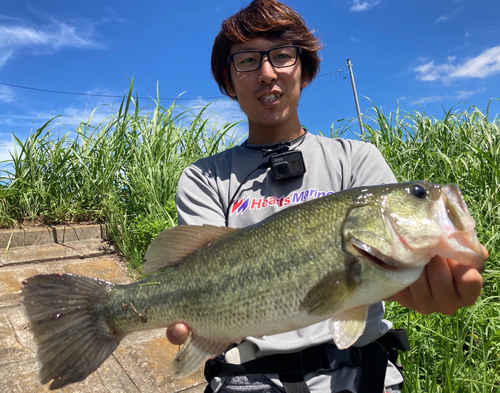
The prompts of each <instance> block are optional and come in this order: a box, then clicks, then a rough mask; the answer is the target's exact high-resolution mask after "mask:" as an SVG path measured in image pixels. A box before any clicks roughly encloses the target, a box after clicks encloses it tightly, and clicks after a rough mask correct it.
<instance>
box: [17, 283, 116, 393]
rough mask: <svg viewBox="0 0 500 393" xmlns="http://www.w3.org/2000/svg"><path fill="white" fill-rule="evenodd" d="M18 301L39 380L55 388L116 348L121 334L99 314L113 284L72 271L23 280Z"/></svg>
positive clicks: (79, 376) (80, 375)
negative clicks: (31, 341)
mask: <svg viewBox="0 0 500 393" xmlns="http://www.w3.org/2000/svg"><path fill="white" fill-rule="evenodd" d="M23 284H24V287H23V289H22V293H21V297H22V301H21V302H22V305H23V308H24V310H25V312H26V315H27V317H28V320H29V321H30V323H31V331H32V332H33V336H34V339H35V342H36V343H37V347H38V348H37V357H38V361H39V364H40V374H39V377H40V382H41V383H42V384H46V383H48V382H50V381H52V383H51V385H50V387H49V389H50V390H54V389H60V388H62V387H64V386H66V385H68V384H70V383H74V382H80V381H83V380H84V379H85V378H86V377H87V376H88V375H89V374H90V373H91V372H93V371H95V370H97V368H98V367H99V366H100V365H101V364H102V363H103V362H104V361H105V360H106V359H107V358H108V357H109V355H111V353H112V352H113V351H114V350H115V349H116V347H117V346H118V344H119V343H120V341H121V340H122V338H123V337H124V335H123V334H120V333H116V332H113V331H112V329H111V328H110V327H109V326H108V324H107V323H106V316H105V313H104V310H105V306H106V302H107V299H108V293H109V290H110V288H111V287H114V284H111V283H109V282H106V281H103V280H98V279H94V278H89V277H81V276H75V275H72V274H49V275H38V276H34V277H30V278H28V279H26V280H25V281H23Z"/></svg>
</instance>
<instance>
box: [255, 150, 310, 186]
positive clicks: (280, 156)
mask: <svg viewBox="0 0 500 393" xmlns="http://www.w3.org/2000/svg"><path fill="white" fill-rule="evenodd" d="M262 154H263V156H264V157H266V156H268V155H270V154H271V157H269V167H270V168H271V173H272V175H273V178H274V180H285V179H290V178H292V177H297V176H303V175H304V173H306V165H305V163H304V157H303V156H302V152H301V151H300V150H290V147H289V146H288V145H287V144H285V143H283V144H280V145H279V146H278V147H277V148H275V149H267V150H263V151H262Z"/></svg>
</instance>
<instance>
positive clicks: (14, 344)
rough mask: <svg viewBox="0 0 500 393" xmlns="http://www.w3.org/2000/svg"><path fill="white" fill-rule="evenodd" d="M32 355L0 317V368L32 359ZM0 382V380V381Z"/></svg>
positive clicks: (3, 316)
mask: <svg viewBox="0 0 500 393" xmlns="http://www.w3.org/2000/svg"><path fill="white" fill-rule="evenodd" d="M32 357H33V354H32V353H31V351H29V350H28V349H27V348H25V347H23V346H22V345H21V344H20V343H19V341H18V340H17V337H16V335H15V333H14V330H13V329H12V327H11V326H10V322H9V320H8V319H7V317H6V316H5V315H2V316H0V366H1V367H0V368H3V366H4V365H5V364H7V363H13V362H16V361H20V360H24V359H26V358H32ZM0 380H1V379H0Z"/></svg>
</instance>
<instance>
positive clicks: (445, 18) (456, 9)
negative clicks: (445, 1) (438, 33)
mask: <svg viewBox="0 0 500 393" xmlns="http://www.w3.org/2000/svg"><path fill="white" fill-rule="evenodd" d="M461 9H462V7H458V8H455V9H454V10H453V11H452V12H451V13H449V14H446V15H441V16H440V17H439V18H438V19H437V20H436V23H439V22H447V21H449V20H450V19H451V18H453V17H454V16H456V15H457V14H458V13H459V12H460V11H461Z"/></svg>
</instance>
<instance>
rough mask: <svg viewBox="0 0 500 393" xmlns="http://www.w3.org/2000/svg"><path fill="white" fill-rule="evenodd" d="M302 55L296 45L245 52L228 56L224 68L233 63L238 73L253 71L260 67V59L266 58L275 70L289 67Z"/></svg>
mask: <svg viewBox="0 0 500 393" xmlns="http://www.w3.org/2000/svg"><path fill="white" fill-rule="evenodd" d="M301 54H302V48H301V47H300V46H296V45H286V46H279V47H277V48H273V49H270V50H246V51H243V52H236V53H233V54H232V55H229V56H228V57H227V60H226V66H228V65H229V63H230V62H233V65H234V68H236V70H237V71H239V72H250V71H255V70H258V69H259V68H260V66H261V65H262V58H263V57H264V55H265V56H267V58H268V59H269V62H270V63H271V64H272V65H273V66H274V67H276V68H284V67H291V66H293V65H294V64H295V63H296V62H297V57H298V56H299V55H301Z"/></svg>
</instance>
